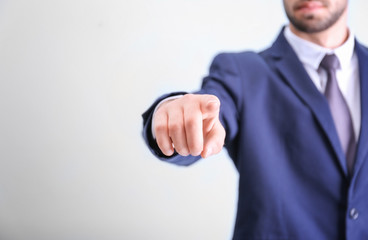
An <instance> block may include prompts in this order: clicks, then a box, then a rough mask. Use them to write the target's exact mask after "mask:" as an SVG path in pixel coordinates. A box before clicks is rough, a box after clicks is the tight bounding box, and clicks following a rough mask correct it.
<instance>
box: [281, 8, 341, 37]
mask: <svg viewBox="0 0 368 240" xmlns="http://www.w3.org/2000/svg"><path fill="white" fill-rule="evenodd" d="M345 9H346V6H342V7H341V8H339V9H337V10H336V11H334V12H332V13H331V14H330V15H329V16H327V17H326V18H324V19H318V16H316V15H315V14H308V15H305V16H303V17H302V18H300V19H298V18H296V17H295V16H293V15H292V14H291V13H290V12H289V11H286V16H287V17H288V19H289V21H290V23H291V24H292V25H293V26H294V27H295V28H296V29H298V30H299V31H301V32H305V33H318V32H322V31H324V30H326V29H328V28H330V27H331V26H332V25H334V24H335V23H336V22H337V21H338V20H339V19H340V17H341V15H342V14H343V13H344V11H345Z"/></svg>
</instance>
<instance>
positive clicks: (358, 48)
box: [354, 41, 368, 173]
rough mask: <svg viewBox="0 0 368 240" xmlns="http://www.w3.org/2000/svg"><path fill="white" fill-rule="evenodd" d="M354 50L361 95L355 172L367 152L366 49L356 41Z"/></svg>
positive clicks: (367, 87)
mask: <svg viewBox="0 0 368 240" xmlns="http://www.w3.org/2000/svg"><path fill="white" fill-rule="evenodd" d="M355 52H356V53H357V55H358V61H359V76H360V95H361V97H360V98H361V127H360V136H359V141H358V148H357V152H356V157H355V165H354V172H355V173H357V172H358V170H359V169H360V167H361V166H362V164H363V162H364V159H365V157H366V156H367V153H368V68H367V66H368V50H367V49H366V48H364V47H363V46H362V45H360V44H359V43H358V42H357V41H356V42H355Z"/></svg>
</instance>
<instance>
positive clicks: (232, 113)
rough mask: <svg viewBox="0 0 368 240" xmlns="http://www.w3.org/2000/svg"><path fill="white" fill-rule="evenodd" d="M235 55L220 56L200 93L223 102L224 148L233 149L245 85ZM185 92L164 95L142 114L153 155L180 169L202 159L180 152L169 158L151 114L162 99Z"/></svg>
mask: <svg viewBox="0 0 368 240" xmlns="http://www.w3.org/2000/svg"><path fill="white" fill-rule="evenodd" d="M233 55H234V54H219V55H217V56H216V57H215V58H214V60H213V62H212V64H211V66H210V71H209V74H208V76H207V77H205V78H204V79H203V82H202V87H201V89H200V90H199V91H197V92H194V93H197V94H213V95H216V96H217V97H218V98H219V99H220V102H221V106H220V121H221V123H222V124H223V126H224V128H225V130H226V139H225V147H231V145H232V143H233V141H234V139H235V138H236V135H237V132H238V122H239V110H240V109H241V106H240V105H241V102H242V101H241V99H240V98H241V89H242V86H241V85H242V83H241V81H240V78H239V73H238V66H237V63H236V60H235V59H234V58H233ZM179 94H185V93H183V92H175V93H171V94H167V95H164V96H162V97H160V98H159V99H157V100H156V102H155V103H154V104H153V105H152V106H151V107H150V108H149V109H148V110H147V111H146V112H145V113H144V114H143V115H142V116H143V137H144V139H145V142H146V144H147V145H148V147H149V148H150V150H151V152H152V153H153V154H154V155H155V156H156V157H158V158H159V159H161V160H163V161H166V162H169V163H173V164H176V165H181V166H188V165H191V164H193V163H194V162H196V161H197V160H199V159H200V156H186V157H183V156H180V155H178V154H177V153H174V155H172V156H170V157H167V156H165V155H164V154H163V153H162V152H161V150H160V149H159V147H158V146H157V143H156V140H155V139H153V137H152V133H151V123H152V115H153V111H154V109H155V107H156V106H157V104H158V103H159V102H161V101H162V100H163V99H165V98H167V97H171V96H175V95H179Z"/></svg>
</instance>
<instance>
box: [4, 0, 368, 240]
mask: <svg viewBox="0 0 368 240" xmlns="http://www.w3.org/2000/svg"><path fill="white" fill-rule="evenodd" d="M366 9H368V2H367V1H363V0H355V1H350V20H349V21H350V26H351V27H352V29H353V31H354V32H355V33H356V35H357V37H358V39H359V40H360V41H362V42H363V43H365V44H367V43H368V31H367V30H366V26H365V25H366V23H367V21H368V17H367V15H366V11H365V10H366ZM285 23H287V20H286V18H285V16H284V11H283V6H282V1H281V0H280V1H266V0H259V1H244V0H242V1H240V0H226V1H225V0H211V1H210V0H196V1H193V0H170V1H169V0H156V1H151V0H120V1H119V0H104V1H102V0H63V1H50V0H33V1H28V0H13V1H10V0H0V239H2V240H33V239H35V240H36V239H37V240H43V239H45V240H46V239H48V240H49V239H55V240H74V239H76V240H77V239H78V240H79V239H82V240H83V239H86V240H87V239H88V240H100V239H101V240H102V239H104V240H115V239H127V240H141V239H142V240H145V239H150V240H151V239H160V240H166V239H168V240H171V239H176V240H192V239H194V240H197V239H211V240H217V239H218V240H222V239H230V238H231V236H232V231H233V226H234V220H235V210H236V201H237V200H236V199H237V180H238V175H237V172H236V170H235V168H234V166H233V164H232V162H231V160H230V159H229V158H228V157H227V155H226V151H223V152H222V153H221V154H219V155H217V156H215V157H211V158H209V159H206V160H202V161H199V162H198V163H196V164H194V165H192V166H190V167H177V166H173V165H169V164H166V163H164V162H161V161H159V160H157V159H155V157H154V156H153V155H151V153H150V152H149V150H148V149H147V148H146V147H145V144H144V142H143V140H142V137H141V129H142V119H141V114H142V113H143V112H144V111H145V109H146V108H148V107H149V105H150V103H151V102H152V101H153V100H154V99H155V98H156V97H158V96H159V95H161V94H163V93H166V92H170V91H176V90H183V91H193V90H195V89H197V88H198V87H199V86H200V82H201V79H202V77H204V76H205V75H206V73H207V71H208V67H209V64H210V62H211V60H212V58H213V57H214V56H215V55H216V54H217V53H219V52H222V51H242V50H248V49H252V50H261V49H263V48H265V47H268V46H269V45H270V44H271V42H272V41H273V40H274V39H275V37H276V36H277V34H278V32H279V31H280V29H281V27H282V26H283V25H284V24H285Z"/></svg>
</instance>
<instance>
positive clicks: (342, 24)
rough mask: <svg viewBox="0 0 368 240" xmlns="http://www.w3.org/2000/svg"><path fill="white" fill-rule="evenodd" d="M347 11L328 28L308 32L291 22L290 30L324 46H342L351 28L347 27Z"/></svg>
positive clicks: (331, 47) (332, 47)
mask: <svg viewBox="0 0 368 240" xmlns="http://www.w3.org/2000/svg"><path fill="white" fill-rule="evenodd" d="M346 23H347V11H345V12H344V13H343V15H342V16H341V17H340V19H339V20H338V21H337V22H336V23H335V24H334V25H332V26H331V27H329V28H328V29H326V30H324V31H321V32H316V33H307V32H302V31H299V30H298V29H296V28H295V27H294V26H293V25H292V24H291V23H290V30H291V31H292V32H293V33H294V34H295V35H297V36H299V37H300V38H303V39H305V40H307V41H310V42H312V43H315V44H317V45H320V46H321V47H324V48H329V49H334V48H337V47H339V46H341V45H342V44H343V43H344V42H345V41H346V40H347V39H348V37H349V29H348V27H347V24H346Z"/></svg>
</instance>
